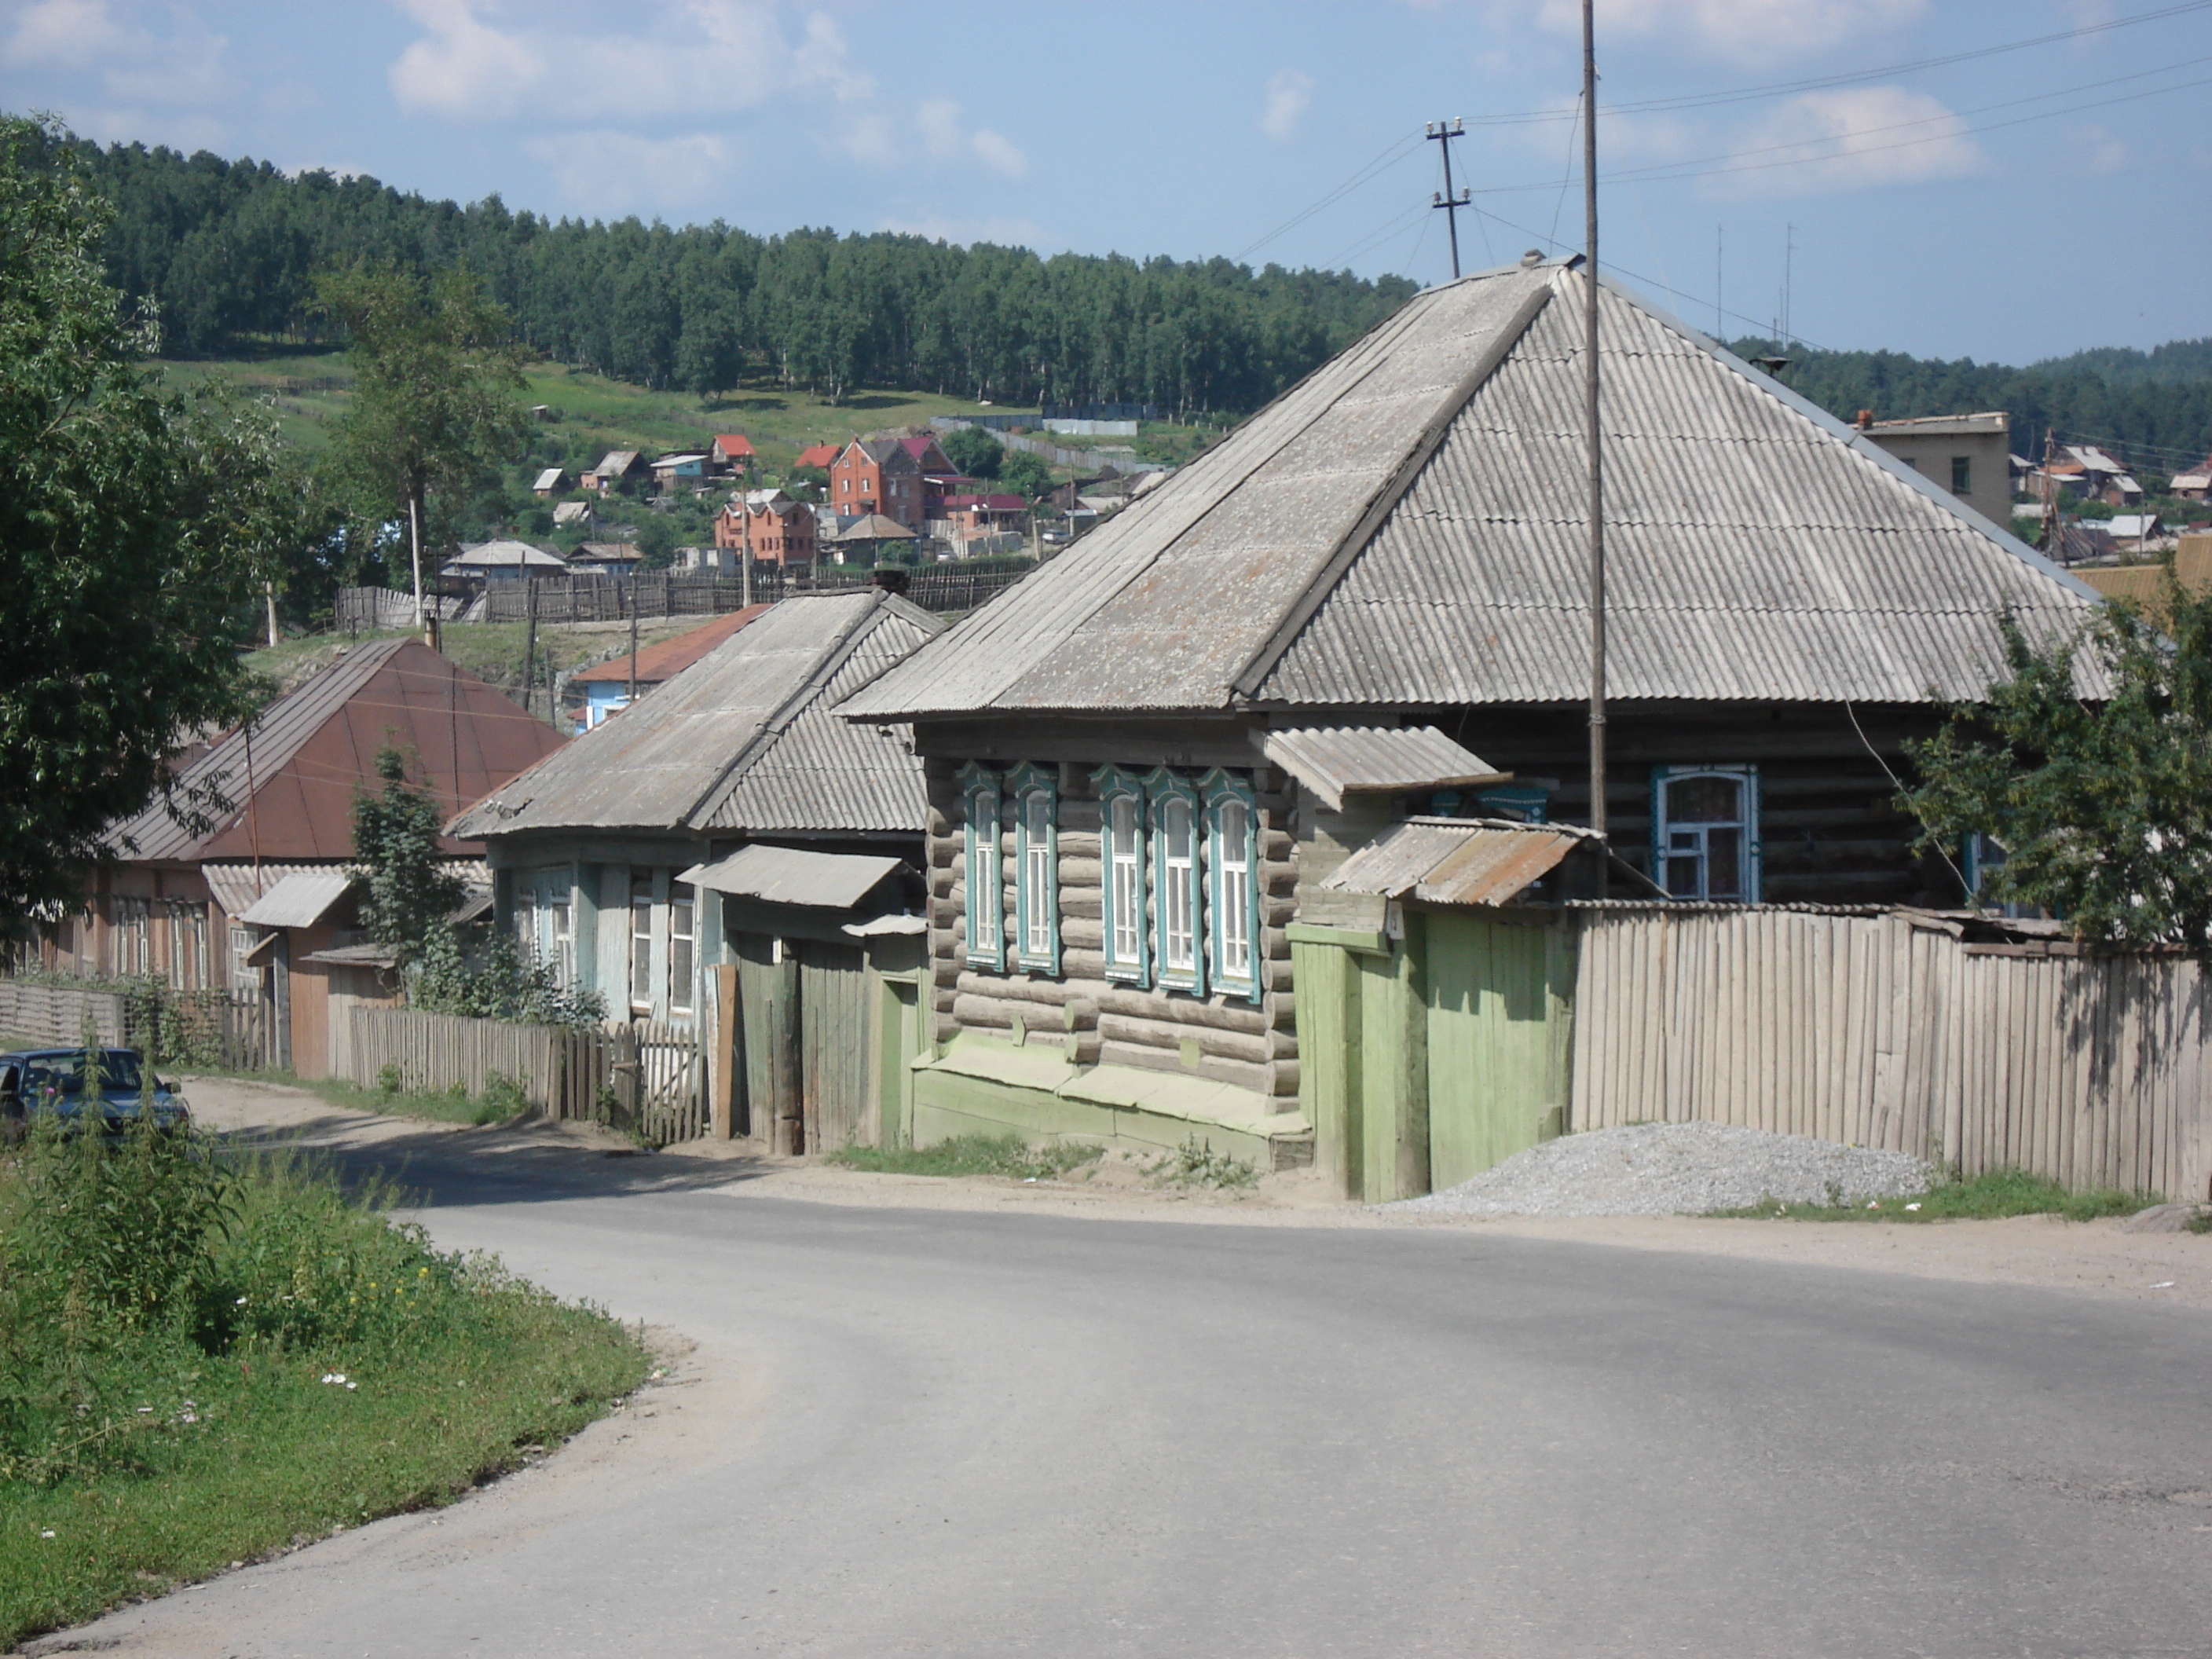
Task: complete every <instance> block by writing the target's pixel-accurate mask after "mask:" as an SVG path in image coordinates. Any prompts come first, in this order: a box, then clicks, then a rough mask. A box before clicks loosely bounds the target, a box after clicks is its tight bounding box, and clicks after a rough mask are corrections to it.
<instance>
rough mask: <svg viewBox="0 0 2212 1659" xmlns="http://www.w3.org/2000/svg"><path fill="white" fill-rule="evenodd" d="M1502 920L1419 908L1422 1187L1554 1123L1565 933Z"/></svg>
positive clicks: (1544, 1132) (1565, 998) (1563, 1073)
mask: <svg viewBox="0 0 2212 1659" xmlns="http://www.w3.org/2000/svg"><path fill="white" fill-rule="evenodd" d="M1508 916H1510V912H1509V913H1500V912H1497V911H1490V912H1485V911H1480V910H1444V909H1437V910H1431V911H1430V912H1429V913H1428V915H1427V917H1426V921H1427V927H1425V929H1424V933H1425V941H1424V942H1425V946H1426V960H1425V963H1424V969H1425V971H1424V975H1423V978H1424V981H1425V992H1426V1002H1427V1006H1428V1021H1427V1026H1428V1084H1429V1180H1430V1183H1431V1188H1434V1189H1441V1188H1446V1187H1452V1186H1456V1185H1457V1184H1458V1183H1459V1182H1462V1181H1465V1180H1466V1179H1467V1178H1468V1176H1474V1175H1480V1173H1481V1172H1482V1171H1483V1170H1487V1169H1488V1168H1490V1167H1491V1165H1492V1164H1498V1163H1502V1162H1503V1161H1504V1159H1506V1158H1510V1157H1512V1156H1513V1154H1514V1153H1516V1152H1523V1151H1525V1150H1527V1149H1528V1147H1530V1146H1534V1145H1535V1144H1536V1143H1537V1142H1538V1141H1539V1140H1544V1139H1550V1138H1551V1137H1552V1136H1554V1135H1557V1134H1559V1133H1560V1132H1561V1130H1562V1129H1564V1128H1565V1123H1566V1107H1567V1082H1568V1075H1569V1073H1568V1067H1569V1062H1570V1060H1571V1046H1570V1038H1571V1030H1572V1025H1571V1019H1570V1012H1571V1007H1572V1004H1573V998H1574V988H1575V977H1574V953H1573V950H1572V948H1571V943H1570V941H1571V934H1570V933H1569V932H1568V930H1567V929H1566V928H1565V927H1559V926H1553V925H1547V923H1546V922H1545V921H1542V920H1536V919H1531V920H1529V921H1522V920H1520V919H1518V918H1515V919H1511V920H1509V919H1507V918H1508Z"/></svg>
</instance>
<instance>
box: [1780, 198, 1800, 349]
mask: <svg viewBox="0 0 2212 1659" xmlns="http://www.w3.org/2000/svg"><path fill="white" fill-rule="evenodd" d="M1796 264H1797V227H1796V225H1794V224H1793V225H1785V226H1784V227H1783V229H1782V338H1781V341H1780V344H1781V347H1782V349H1784V351H1787V350H1789V349H1790V289H1792V288H1793V287H1794V286H1795V285H1796V283H1795V280H1794V279H1795V277H1796Z"/></svg>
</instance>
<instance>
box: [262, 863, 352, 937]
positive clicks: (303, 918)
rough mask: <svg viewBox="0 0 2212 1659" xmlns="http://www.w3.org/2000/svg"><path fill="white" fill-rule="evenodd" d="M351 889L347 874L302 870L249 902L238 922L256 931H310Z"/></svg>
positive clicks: (350, 873)
mask: <svg viewBox="0 0 2212 1659" xmlns="http://www.w3.org/2000/svg"><path fill="white" fill-rule="evenodd" d="M352 888H353V873H352V872H350V871H348V870H302V871H300V872H296V873H295V874H292V875H289V876H287V877H285V878H284V879H283V880H282V881H280V882H278V883H277V884H276V885H275V886H274V887H272V888H270V890H268V891H267V892H265V893H264V894H263V895H262V896H260V897H259V898H258V899H256V900H255V901H254V902H253V904H252V907H251V908H248V909H247V910H246V914H245V915H242V916H240V917H239V920H240V921H247V922H252V924H253V925H254V926H255V927H313V926H314V925H315V924H316V923H317V922H319V921H321V920H322V919H323V918H324V917H325V916H326V915H329V914H330V913H331V911H332V910H334V909H336V908H337V906H338V902H339V901H341V900H342V899H343V898H344V897H345V896H346V895H347V893H349V891H351V890H352Z"/></svg>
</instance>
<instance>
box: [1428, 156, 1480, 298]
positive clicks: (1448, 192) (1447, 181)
mask: <svg viewBox="0 0 2212 1659" xmlns="http://www.w3.org/2000/svg"><path fill="white" fill-rule="evenodd" d="M1428 134H1429V137H1431V138H1433V139H1435V140H1436V141H1437V143H1439V144H1441V145H1443V152H1444V187H1443V192H1442V193H1441V194H1437V193H1434V192H1431V195H1430V197H1429V205H1430V206H1431V208H1442V209H1443V210H1444V221H1445V223H1446V224H1447V225H1448V226H1449V228H1450V230H1451V256H1452V280H1453V281H1454V282H1457V281H1458V280H1459V210H1461V209H1462V208H1472V206H1473V205H1474V191H1469V190H1460V191H1454V190H1453V189H1452V176H1451V147H1452V140H1453V139H1455V138H1464V137H1467V123H1466V122H1465V121H1463V120H1457V119H1455V120H1450V121H1431V122H1430V123H1429V126H1428Z"/></svg>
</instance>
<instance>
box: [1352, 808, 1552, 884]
mask: <svg viewBox="0 0 2212 1659" xmlns="http://www.w3.org/2000/svg"><path fill="white" fill-rule="evenodd" d="M1592 838H1593V837H1592V836H1590V832H1589V831H1588V830H1586V829H1577V828H1575V827H1573V826H1572V825H1568V824H1557V823H1505V822H1503V821H1501V820H1498V819H1492V818H1478V819H1467V818H1408V819H1407V821H1406V822H1405V823H1401V824H1400V825H1398V826H1397V828H1395V829H1392V830H1391V831H1390V832H1389V834H1387V835H1385V836H1383V837H1382V838H1381V839H1379V840H1377V841H1375V842H1370V844H1369V845H1367V846H1365V847H1363V848H1360V849H1359V850H1358V852H1356V853H1354V854H1352V856H1351V857H1350V858H1348V859H1346V860H1345V861H1344V862H1343V863H1342V864H1340V865H1339V866H1337V867H1336V869H1335V871H1334V872H1333V873H1332V874H1331V875H1330V876H1329V877H1328V879H1326V880H1325V881H1323V882H1322V887H1324V888H1329V889H1334V890H1338V891H1340V892H1349V893H1380V894H1382V895H1383V896H1385V897H1386V898H1403V897H1405V896H1407V894H1409V893H1410V894H1412V895H1413V896H1414V897H1415V898H1417V899H1420V900H1422V901H1423V902H1426V903H1430V904H1504V902H1507V901H1508V900H1509V899H1510V898H1512V897H1513V896H1514V895H1515V894H1516V893H1518V892H1520V891H1522V890H1523V889H1525V888H1526V887H1527V886H1528V884H1530V883H1531V882H1534V881H1536V880H1538V879H1540V878H1542V877H1544V876H1547V875H1548V874H1550V873H1551V872H1552V871H1553V870H1555V869H1557V868H1558V867H1559V862H1560V860H1563V859H1565V857H1566V856H1567V854H1570V853H1571V852H1573V851H1574V849H1575V846H1576V844H1577V842H1582V841H1584V840H1588V839H1592Z"/></svg>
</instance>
